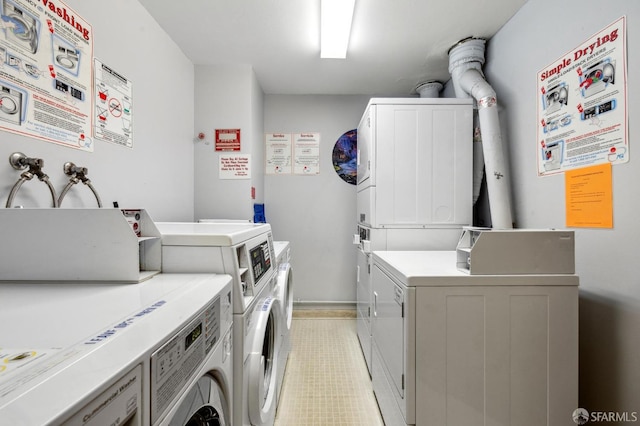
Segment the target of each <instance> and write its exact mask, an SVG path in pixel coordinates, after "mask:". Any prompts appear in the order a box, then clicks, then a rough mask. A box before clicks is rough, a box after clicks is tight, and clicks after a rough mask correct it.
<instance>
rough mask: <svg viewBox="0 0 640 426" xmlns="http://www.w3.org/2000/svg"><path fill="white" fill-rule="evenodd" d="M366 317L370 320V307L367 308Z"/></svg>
mask: <svg viewBox="0 0 640 426" xmlns="http://www.w3.org/2000/svg"><path fill="white" fill-rule="evenodd" d="M367 317H369V318H371V306H369V307H368V308H367Z"/></svg>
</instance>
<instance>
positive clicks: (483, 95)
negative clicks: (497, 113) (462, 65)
mask: <svg viewBox="0 0 640 426" xmlns="http://www.w3.org/2000/svg"><path fill="white" fill-rule="evenodd" d="M460 86H461V87H462V88H463V89H464V90H465V91H466V92H467V93H469V94H470V95H471V96H472V97H473V98H474V99H475V100H476V101H477V102H478V106H479V107H490V106H493V105H495V104H496V92H495V90H493V88H492V87H491V85H490V84H489V83H487V80H485V78H484V76H483V75H482V73H481V72H480V71H478V70H477V69H474V68H470V69H468V70H466V71H465V72H464V73H463V74H462V75H461V76H460Z"/></svg>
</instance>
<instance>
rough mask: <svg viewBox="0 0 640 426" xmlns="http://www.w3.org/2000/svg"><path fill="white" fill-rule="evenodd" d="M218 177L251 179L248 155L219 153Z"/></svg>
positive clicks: (249, 157)
mask: <svg viewBox="0 0 640 426" xmlns="http://www.w3.org/2000/svg"><path fill="white" fill-rule="evenodd" d="M219 171H220V175H219V176H220V179H251V156H250V155H221V156H220V161H219Z"/></svg>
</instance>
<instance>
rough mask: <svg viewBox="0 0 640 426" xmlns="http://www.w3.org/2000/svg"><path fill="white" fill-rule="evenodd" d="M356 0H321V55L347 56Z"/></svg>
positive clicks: (328, 56) (330, 56)
mask: <svg viewBox="0 0 640 426" xmlns="http://www.w3.org/2000/svg"><path fill="white" fill-rule="evenodd" d="M355 4H356V0H321V5H320V57H321V58H338V59H344V58H346V57H347V47H348V46H349V35H350V34H351V21H353V9H354V7H355Z"/></svg>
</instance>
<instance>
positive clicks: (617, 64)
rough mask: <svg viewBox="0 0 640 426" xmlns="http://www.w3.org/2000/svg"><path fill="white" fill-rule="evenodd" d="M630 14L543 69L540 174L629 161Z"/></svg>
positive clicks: (539, 126) (539, 96) (539, 138)
mask: <svg viewBox="0 0 640 426" xmlns="http://www.w3.org/2000/svg"><path fill="white" fill-rule="evenodd" d="M625 31H626V27H625V18H624V17H622V18H620V19H618V20H617V21H616V22H614V23H613V24H611V25H609V26H608V27H606V28H605V29H603V30H601V31H599V32H598V33H596V34H595V35H593V36H592V37H591V38H589V39H588V40H586V41H585V42H584V43H582V44H581V45H579V46H578V47H576V48H575V49H573V50H571V51H570V52H568V53H567V54H566V55H564V56H563V57H561V58H559V59H558V60H556V61H555V62H553V63H552V64H550V65H548V66H546V67H545V68H544V69H543V70H541V71H540V72H538V74H537V81H538V83H537V84H538V126H537V127H538V132H537V134H538V138H537V147H536V153H537V164H538V175H539V176H544V175H550V174H555V173H562V172H564V171H566V170H571V169H577V168H582V167H587V166H593V165H597V164H603V163H611V164H614V165H615V164H620V163H625V162H627V161H629V141H628V137H627V134H628V133H627V99H626V94H627V90H626V86H627V75H626V74H627V71H626V56H627V55H626V42H625V37H626V34H625Z"/></svg>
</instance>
